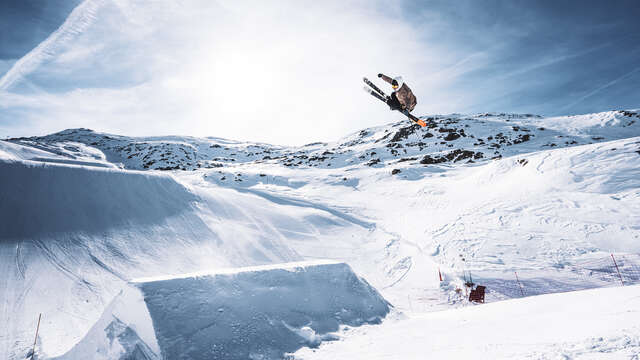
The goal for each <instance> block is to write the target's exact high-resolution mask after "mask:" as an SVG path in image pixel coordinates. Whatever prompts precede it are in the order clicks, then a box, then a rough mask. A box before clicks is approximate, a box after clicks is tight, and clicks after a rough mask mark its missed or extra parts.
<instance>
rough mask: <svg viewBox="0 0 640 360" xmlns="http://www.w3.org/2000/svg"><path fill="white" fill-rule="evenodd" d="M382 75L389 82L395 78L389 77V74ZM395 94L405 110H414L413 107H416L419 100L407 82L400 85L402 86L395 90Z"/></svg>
mask: <svg viewBox="0 0 640 360" xmlns="http://www.w3.org/2000/svg"><path fill="white" fill-rule="evenodd" d="M381 75H382V76H381V78H382V80H384V81H386V82H388V83H389V84H391V83H392V82H393V79H392V78H390V77H388V76H387V75H384V74H381ZM395 94H396V97H397V98H398V101H399V102H400V104H401V105H402V106H403V108H404V109H405V110H408V111H410V112H411V111H413V109H414V108H415V107H416V104H417V103H418V100H417V99H416V96H415V95H413V92H412V91H411V89H409V87H408V86H407V84H405V83H403V84H402V86H400V88H399V89H398V90H396V91H395Z"/></svg>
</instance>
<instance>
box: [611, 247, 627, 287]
mask: <svg viewBox="0 0 640 360" xmlns="http://www.w3.org/2000/svg"><path fill="white" fill-rule="evenodd" d="M611 258H612V259H613V265H615V266H616V271H617V272H618V277H619V278H620V284H622V286H624V281H622V275H620V268H618V263H617V262H616V258H615V257H613V254H611Z"/></svg>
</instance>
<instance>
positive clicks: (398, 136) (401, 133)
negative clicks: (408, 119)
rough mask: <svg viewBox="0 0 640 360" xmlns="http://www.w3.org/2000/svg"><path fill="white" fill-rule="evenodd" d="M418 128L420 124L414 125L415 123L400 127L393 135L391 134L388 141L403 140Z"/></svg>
mask: <svg viewBox="0 0 640 360" xmlns="http://www.w3.org/2000/svg"><path fill="white" fill-rule="evenodd" d="M418 129H420V125H416V124H413V125H410V126H405V127H402V128H400V129H399V130H398V131H396V133H395V135H393V137H392V138H391V140H390V141H391V142H397V141H400V140H404V139H406V138H408V137H409V135H411V134H414V133H415V132H416V130H418Z"/></svg>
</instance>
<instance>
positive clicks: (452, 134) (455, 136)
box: [444, 132, 460, 141]
mask: <svg viewBox="0 0 640 360" xmlns="http://www.w3.org/2000/svg"><path fill="white" fill-rule="evenodd" d="M459 138H460V135H458V133H455V132H450V133H449V134H447V136H446V137H445V138H444V139H445V140H446V141H453V140H456V139H459Z"/></svg>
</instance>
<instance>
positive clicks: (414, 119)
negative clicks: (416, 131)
mask: <svg viewBox="0 0 640 360" xmlns="http://www.w3.org/2000/svg"><path fill="white" fill-rule="evenodd" d="M401 113H403V114H405V115H406V116H407V117H408V118H409V119H410V120H411V121H413V122H414V123H416V124H418V125H420V126H422V127H425V126H427V123H426V122H424V120H422V119H420V118H418V117H416V116H413V115H411V113H410V112H408V111H407V110H402V111H401Z"/></svg>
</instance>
